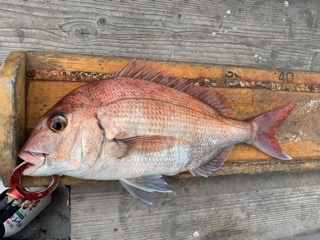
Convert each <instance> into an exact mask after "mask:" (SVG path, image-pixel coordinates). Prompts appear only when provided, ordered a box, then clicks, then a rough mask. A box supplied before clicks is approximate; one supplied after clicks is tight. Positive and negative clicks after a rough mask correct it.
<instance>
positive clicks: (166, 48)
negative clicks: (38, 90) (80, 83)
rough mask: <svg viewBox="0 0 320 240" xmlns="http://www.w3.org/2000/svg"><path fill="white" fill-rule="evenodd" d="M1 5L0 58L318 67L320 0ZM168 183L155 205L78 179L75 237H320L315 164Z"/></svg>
mask: <svg viewBox="0 0 320 240" xmlns="http://www.w3.org/2000/svg"><path fill="white" fill-rule="evenodd" d="M0 2H1V3H0V17H1V18H0V30H1V31H0V64H1V63H3V61H4V59H5V57H6V56H7V55H8V53H9V52H10V51H14V50H45V51H60V52H69V53H84V54H94V55H103V56H122V57H129V58H147V59H151V60H165V61H182V62H193V63H214V64H227V65H237V66H248V67H261V68H281V69H294V70H309V71H320V54H319V53H320V29H319V27H320V14H319V7H320V3H319V2H318V1H311V0H310V1H302V0H294V1H293V0H288V1H277V0H271V1H264V0H255V1H254V0H248V1H236V0H230V1H225V0H215V1H211V0H203V1H196V0H187V1H185V0H173V1H149V0H138V1H116V0H114V1H103V0H101V1H99V0H98V1H93V0H92V1H89V0H81V1H71V0H66V1H58V0H51V1H41V2H37V1H31V0H26V1H18V0H12V1H4V0H0ZM75 61H76V60H75ZM318 103H319V102H317V103H316V104H315V106H314V109H315V111H320V107H319V106H320V103H319V104H318ZM170 184H171V185H172V188H173V190H174V191H175V193H172V194H155V195H154V198H155V202H156V204H155V205H154V206H152V207H150V206H146V205H144V204H143V203H141V202H139V201H137V200H135V199H134V198H133V197H131V196H130V195H129V194H128V193H127V192H126V191H125V190H123V189H122V188H121V186H120V185H119V184H118V183H115V182H110V183H103V184H98V185H82V186H72V187H71V232H72V233H71V237H72V239H319V238H320V236H319V232H320V218H319V216H320V210H319V209H320V201H319V193H320V192H319V189H320V175H319V172H318V171H313V172H304V173H281V172H280V173H269V174H262V175H237V176H218V177H211V178H209V179H203V178H191V179H179V180H172V181H171V182H170ZM57 231H58V230H57Z"/></svg>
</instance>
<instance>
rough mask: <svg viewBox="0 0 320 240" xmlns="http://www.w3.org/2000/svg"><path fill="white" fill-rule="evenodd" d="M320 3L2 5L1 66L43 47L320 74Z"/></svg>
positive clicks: (176, 0) (179, 0) (55, 0)
mask: <svg viewBox="0 0 320 240" xmlns="http://www.w3.org/2000/svg"><path fill="white" fill-rule="evenodd" d="M318 7H319V3H318V1H302V0H297V1H290V2H289V6H286V5H285V4H284V2H283V1H276V0H271V1H264V0H249V1H210V0H205V1H201V2H200V1H197V0H189V1H184V0H173V1H165V2H163V1H148V0H139V1H124V2H123V1H119V0H113V1H107V2H106V1H93V0H82V1H71V0H67V1H63V2H61V1H59V0H51V1H42V2H39V1H31V0H29V1H19V0H12V1H4V0H2V1H1V8H0V15H1V21H0V31H1V35H0V42H1V45H0V64H1V62H3V61H4V59H5V57H6V56H7V54H8V53H9V52H10V51H13V50H45V51H59V52H70V53H86V54H96V55H97V54H99V55H105V56H106V55H108V56H123V57H132V58H133V57H137V58H148V59H154V60H164V61H184V62H196V63H217V64H229V65H242V66H253V67H264V68H266V67H275V68H286V69H290V68H291V69H298V70H315V71H316V70H320V55H319V40H320V35H319V23H318V21H319V20H318V19H319V12H318V11H317V10H316V9H318Z"/></svg>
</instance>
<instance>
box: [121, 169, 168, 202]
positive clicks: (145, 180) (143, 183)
mask: <svg viewBox="0 0 320 240" xmlns="http://www.w3.org/2000/svg"><path fill="white" fill-rule="evenodd" d="M119 181H120V183H121V184H122V186H123V187H124V188H125V189H126V190H127V191H128V192H129V193H131V194H132V195H133V196H134V197H135V198H138V199H140V200H142V201H144V202H145V203H147V204H152V201H151V197H150V194H149V193H150V192H172V191H171V190H169V189H167V187H168V183H167V182H166V181H165V180H164V179H162V176H161V175H159V174H155V175H149V176H143V177H138V178H127V179H120V180H119Z"/></svg>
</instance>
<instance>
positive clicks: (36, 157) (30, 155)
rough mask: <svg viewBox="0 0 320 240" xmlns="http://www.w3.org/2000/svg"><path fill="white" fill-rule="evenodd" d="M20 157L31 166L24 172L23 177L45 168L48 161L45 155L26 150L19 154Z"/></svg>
mask: <svg viewBox="0 0 320 240" xmlns="http://www.w3.org/2000/svg"><path fill="white" fill-rule="evenodd" d="M18 157H19V158H21V159H22V160H24V161H26V162H28V163H30V164H31V166H30V167H28V168H27V169H26V170H24V172H23V175H32V174H33V173H34V172H35V171H37V169H38V168H40V167H41V166H43V165H44V163H45V161H46V155H45V154H44V153H37V152H30V151H24V150H21V151H20V152H19V154H18Z"/></svg>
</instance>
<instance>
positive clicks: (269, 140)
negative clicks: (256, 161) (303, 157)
mask: <svg viewBox="0 0 320 240" xmlns="http://www.w3.org/2000/svg"><path fill="white" fill-rule="evenodd" d="M295 106H296V104H295V103H291V104H287V105H283V106H281V107H278V108H275V109H273V110H271V111H269V112H265V113H262V114H260V115H258V116H255V117H252V118H250V119H247V120H246V121H248V122H251V123H253V125H254V128H255V130H256V132H255V135H254V137H253V139H252V140H251V141H250V142H248V143H249V144H252V145H253V146H255V147H257V148H259V149H260V150H261V151H263V152H265V153H266V154H268V155H270V156H272V157H275V158H278V159H281V160H291V159H292V158H291V157H290V156H289V155H287V154H286V153H285V152H284V151H283V150H282V149H281V147H280V145H279V143H278V141H277V139H276V138H275V137H274V135H275V134H276V132H277V130H278V128H279V127H280V126H281V124H282V123H283V122H284V121H285V120H286V118H287V117H288V115H289V113H290V112H291V111H292V109H293V108H294V107H295Z"/></svg>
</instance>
